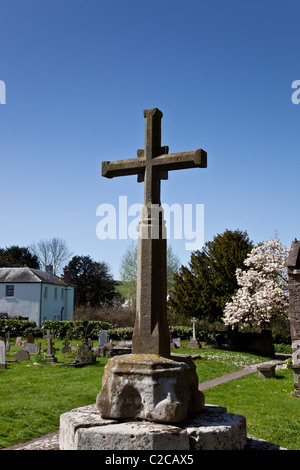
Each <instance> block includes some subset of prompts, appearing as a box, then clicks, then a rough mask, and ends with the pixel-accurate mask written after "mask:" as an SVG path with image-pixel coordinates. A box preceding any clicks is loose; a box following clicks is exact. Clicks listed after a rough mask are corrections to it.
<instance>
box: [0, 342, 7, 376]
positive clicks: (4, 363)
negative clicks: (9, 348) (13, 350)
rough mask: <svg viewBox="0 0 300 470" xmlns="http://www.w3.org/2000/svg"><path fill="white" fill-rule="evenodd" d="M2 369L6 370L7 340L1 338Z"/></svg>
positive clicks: (0, 362)
mask: <svg viewBox="0 0 300 470" xmlns="http://www.w3.org/2000/svg"><path fill="white" fill-rule="evenodd" d="M0 369H6V346H5V338H2V337H0Z"/></svg>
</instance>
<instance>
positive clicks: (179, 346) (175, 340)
mask: <svg viewBox="0 0 300 470" xmlns="http://www.w3.org/2000/svg"><path fill="white" fill-rule="evenodd" d="M173 343H174V344H175V346H176V348H181V339H180V338H173Z"/></svg>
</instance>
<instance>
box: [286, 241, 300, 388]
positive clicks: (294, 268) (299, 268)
mask: <svg viewBox="0 0 300 470" xmlns="http://www.w3.org/2000/svg"><path fill="white" fill-rule="evenodd" d="M285 265H286V266H287V268H288V289H289V317H290V329H291V339H292V360H293V366H292V368H293V371H294V387H295V392H294V394H295V396H298V397H300V390H299V380H300V241H298V240H297V239H295V241H293V242H292V245H291V248H290V251H289V254H288V257H287V260H286V263H285Z"/></svg>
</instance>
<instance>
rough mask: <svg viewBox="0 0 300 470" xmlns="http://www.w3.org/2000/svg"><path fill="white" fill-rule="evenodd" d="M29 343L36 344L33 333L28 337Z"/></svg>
mask: <svg viewBox="0 0 300 470" xmlns="http://www.w3.org/2000/svg"><path fill="white" fill-rule="evenodd" d="M27 343H34V336H33V334H32V333H29V334H28V335H27Z"/></svg>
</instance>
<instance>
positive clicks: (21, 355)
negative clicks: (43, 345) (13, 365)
mask: <svg viewBox="0 0 300 470" xmlns="http://www.w3.org/2000/svg"><path fill="white" fill-rule="evenodd" d="M14 359H15V361H29V359H30V354H29V352H28V351H24V349H19V351H17V352H16V354H15V355H14Z"/></svg>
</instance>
